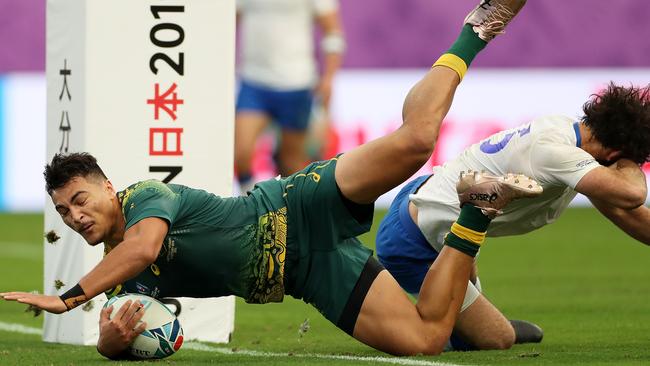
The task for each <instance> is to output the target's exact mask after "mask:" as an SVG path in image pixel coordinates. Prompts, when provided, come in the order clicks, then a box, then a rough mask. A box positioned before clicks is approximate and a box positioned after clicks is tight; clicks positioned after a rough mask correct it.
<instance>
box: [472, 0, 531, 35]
mask: <svg viewBox="0 0 650 366" xmlns="http://www.w3.org/2000/svg"><path fill="white" fill-rule="evenodd" d="M524 4H526V0H482V1H481V3H480V4H479V5H478V6H477V7H476V8H475V9H474V10H472V11H471V12H470V13H469V14H468V15H467V17H466V18H465V24H469V25H471V26H472V29H473V30H474V33H476V34H477V35H478V36H479V38H481V39H482V40H484V41H485V42H490V41H491V40H492V39H493V38H494V37H496V36H497V35H499V34H503V33H505V28H506V26H507V25H508V23H510V21H511V20H512V18H514V17H515V15H517V13H518V12H519V10H521V8H523V7H524Z"/></svg>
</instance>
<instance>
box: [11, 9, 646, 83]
mask: <svg viewBox="0 0 650 366" xmlns="http://www.w3.org/2000/svg"><path fill="white" fill-rule="evenodd" d="M136 1H137V0H136ZM477 1H478V0H342V1H341V13H342V15H343V19H344V26H345V30H346V33H347V37H348V45H349V47H348V52H347V55H346V60H345V67H348V68H393V67H427V66H429V65H430V64H431V63H432V62H433V61H434V60H435V58H437V56H438V55H439V54H440V53H441V52H443V51H444V50H446V49H447V48H448V46H449V45H450V44H451V42H452V41H453V40H454V38H455V37H456V35H457V34H458V31H459V30H460V24H462V21H463V18H464V17H465V15H466V13H467V12H468V11H469V9H471V8H472V7H473V6H475V4H476V3H477ZM649 17H650V1H649V0H617V1H611V0H530V1H529V2H528V4H527V6H526V8H524V10H523V11H522V13H521V15H520V16H519V17H518V18H517V19H516V20H515V21H514V22H513V24H512V26H511V27H510V32H509V34H508V38H509V39H508V41H507V42H500V41H499V40H498V39H497V41H496V42H495V44H494V45H492V46H491V47H490V48H489V51H488V52H484V53H483V54H481V56H480V57H479V58H478V59H477V61H476V62H475V63H474V65H475V66H492V67H542V66H543V67H614V66H615V67H648V66H650V22H649V21H648V18H649ZM44 68H45V0H0V73H3V72H10V71H43V70H44Z"/></svg>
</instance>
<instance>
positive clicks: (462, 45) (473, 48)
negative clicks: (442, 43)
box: [446, 24, 487, 66]
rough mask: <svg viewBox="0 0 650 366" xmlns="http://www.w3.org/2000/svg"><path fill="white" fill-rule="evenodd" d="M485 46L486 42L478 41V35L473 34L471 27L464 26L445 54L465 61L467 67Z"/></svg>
mask: <svg viewBox="0 0 650 366" xmlns="http://www.w3.org/2000/svg"><path fill="white" fill-rule="evenodd" d="M485 46H487V42H485V41H484V40H482V39H480V38H479V37H478V34H476V33H474V30H473V29H472V26H471V25H469V24H465V25H464V26H463V30H462V31H461V32H460V35H459V36H458V38H456V42H454V44H452V45H451V47H450V48H449V50H447V52H446V53H451V54H454V55H456V56H458V57H460V58H461V59H463V61H465V64H466V65H467V66H469V64H470V63H472V60H474V57H476V55H477V54H478V53H479V52H480V51H481V50H482V49H484V48H485Z"/></svg>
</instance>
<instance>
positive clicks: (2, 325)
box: [0, 322, 43, 335]
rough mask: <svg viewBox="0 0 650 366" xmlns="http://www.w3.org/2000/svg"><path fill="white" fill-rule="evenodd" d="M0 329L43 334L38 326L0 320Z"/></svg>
mask: <svg viewBox="0 0 650 366" xmlns="http://www.w3.org/2000/svg"><path fill="white" fill-rule="evenodd" d="M0 330H4V331H7V332H14V333H23V334H38V335H41V334H43V331H42V330H40V329H38V328H32V327H27V326H24V325H22V324H13V323H5V322H0Z"/></svg>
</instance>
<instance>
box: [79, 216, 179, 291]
mask: <svg viewBox="0 0 650 366" xmlns="http://www.w3.org/2000/svg"><path fill="white" fill-rule="evenodd" d="M167 230H168V226H167V222H166V221H164V220H162V219H160V218H157V217H148V218H145V219H143V220H141V221H140V222H138V223H137V224H135V225H133V226H131V227H130V228H129V229H128V230H127V231H126V232H125V233H124V240H123V241H122V242H121V243H119V244H118V245H117V246H115V248H113V249H112V250H111V251H110V252H109V253H108V254H107V255H106V256H105V257H104V259H103V260H102V261H101V262H99V264H97V266H96V267H95V268H94V269H93V270H92V271H90V272H89V273H88V274H86V275H85V276H84V277H83V278H82V279H81V281H79V285H80V286H81V288H82V289H83V291H84V294H85V295H86V297H87V300H90V299H92V298H93V297H95V296H97V295H99V294H100V293H102V292H104V291H106V290H108V289H111V288H113V287H115V286H117V285H119V284H121V283H123V282H125V281H127V280H128V279H130V278H133V277H134V276H136V275H137V274H138V273H140V272H142V271H143V270H145V269H146V268H147V267H148V266H149V265H151V264H152V263H153V262H154V261H155V260H156V258H157V257H158V253H159V252H160V248H161V247H162V243H163V240H164V238H165V236H166V235H167Z"/></svg>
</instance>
